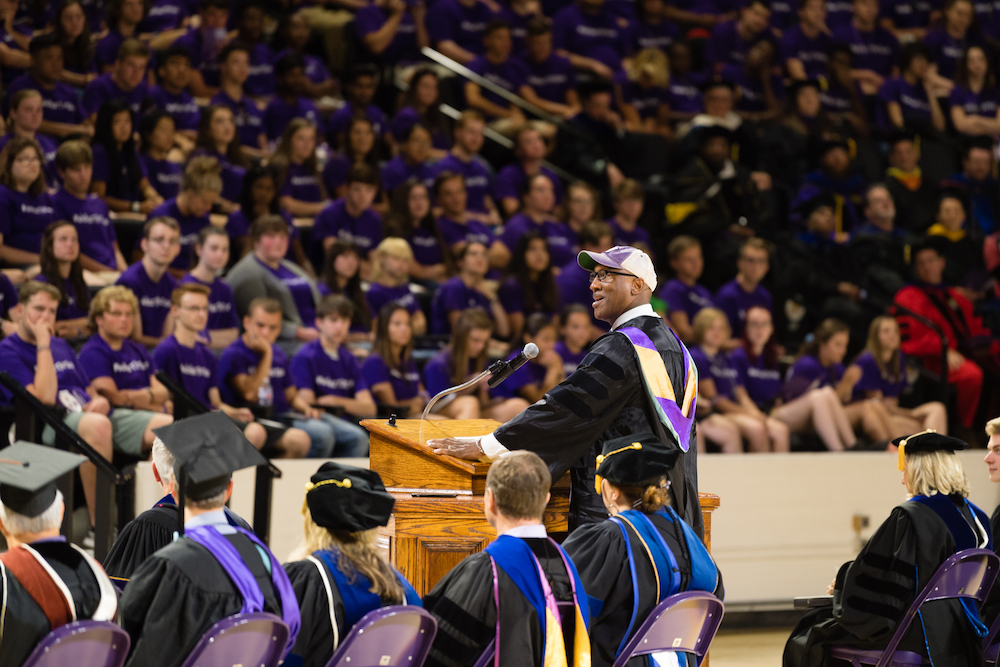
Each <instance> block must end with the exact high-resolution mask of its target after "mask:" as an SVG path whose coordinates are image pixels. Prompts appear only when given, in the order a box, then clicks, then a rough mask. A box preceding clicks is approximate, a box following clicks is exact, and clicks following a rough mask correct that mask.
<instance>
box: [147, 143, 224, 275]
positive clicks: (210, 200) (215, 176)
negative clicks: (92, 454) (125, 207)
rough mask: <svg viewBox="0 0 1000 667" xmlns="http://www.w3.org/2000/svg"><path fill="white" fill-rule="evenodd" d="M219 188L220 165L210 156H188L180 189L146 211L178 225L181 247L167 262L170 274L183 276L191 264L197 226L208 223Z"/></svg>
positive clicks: (199, 231)
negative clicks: (177, 192)
mask: <svg viewBox="0 0 1000 667" xmlns="http://www.w3.org/2000/svg"><path fill="white" fill-rule="evenodd" d="M221 192H222V167H221V166H220V165H219V161H218V160H216V159H215V158H213V157H208V156H201V157H196V158H192V159H191V161H190V162H188V163H187V165H186V166H185V167H184V178H183V179H182V181H181V191H180V194H178V195H177V196H176V197H174V198H173V199H169V200H167V201H165V202H163V203H162V204H160V205H159V206H157V207H156V208H154V209H153V210H152V211H151V212H150V214H149V215H150V216H151V217H154V218H161V217H162V218H172V219H173V220H175V221H176V222H177V224H178V225H179V226H180V228H181V251H180V252H179V253H178V254H177V257H175V258H174V261H173V262H171V264H170V269H171V272H173V273H174V277H180V276H183V275H184V274H185V273H187V271H188V269H190V268H191V267H192V266H194V264H195V261H196V258H195V255H194V245H195V243H196V242H197V240H198V234H200V233H201V230H203V229H205V228H206V227H208V226H209V225H210V224H211V222H210V221H209V217H208V214H209V212H210V211H211V210H212V205H213V204H215V200H216V199H217V198H218V196H219V194H220V193H221Z"/></svg>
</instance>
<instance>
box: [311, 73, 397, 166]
mask: <svg viewBox="0 0 1000 667" xmlns="http://www.w3.org/2000/svg"><path fill="white" fill-rule="evenodd" d="M376 78H377V71H376V69H375V68H374V67H370V66H366V65H359V66H357V67H355V68H354V69H352V70H351V71H350V72H349V73H348V75H347V77H346V78H345V79H344V97H345V102H346V104H345V105H344V106H343V107H341V108H340V109H339V110H338V111H336V112H335V113H334V114H333V115H332V116H330V120H329V122H327V125H326V131H327V136H328V137H329V139H330V141H331V144H332V145H334V146H335V147H337V148H343V147H344V142H345V140H346V138H347V129H348V126H349V125H350V123H351V120H353V119H354V118H356V117H358V116H360V117H362V118H367V119H368V120H369V121H371V124H372V130H374V131H375V137H376V138H377V139H378V140H379V141H382V138H383V136H384V135H385V134H386V133H387V132H388V131H389V119H388V118H386V116H385V113H384V112H383V111H382V110H381V109H380V108H378V107H377V106H375V105H374V104H372V99H373V98H374V97H375V85H376Z"/></svg>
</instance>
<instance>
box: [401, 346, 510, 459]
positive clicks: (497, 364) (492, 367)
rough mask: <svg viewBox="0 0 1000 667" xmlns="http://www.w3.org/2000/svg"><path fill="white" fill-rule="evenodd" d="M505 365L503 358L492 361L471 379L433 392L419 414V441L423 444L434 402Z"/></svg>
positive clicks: (466, 387)
mask: <svg viewBox="0 0 1000 667" xmlns="http://www.w3.org/2000/svg"><path fill="white" fill-rule="evenodd" d="M505 365H507V362H506V361H504V360H503V359H500V360H497V361H494V362H493V363H492V364H490V366H489V368H487V369H486V370H484V371H483V372H482V373H480V374H479V375H477V376H476V377H474V378H472V379H471V380H467V381H465V382H463V383H462V384H458V385H455V386H454V387H448V388H447V389H444V390H442V391H439V392H438V393H437V394H435V396H434V398H432V399H431V400H429V401H427V406H426V407H425V408H424V411H423V414H421V415H420V435H419V436H418V438H419V440H420V443H421V444H424V422H425V421H427V415H429V414H430V412H431V408H433V407H434V404H435V403H437V402H438V401H440V400H441V399H442V398H444V397H445V396H450V395H451V394H457V393H458V392H460V391H462V390H463V389H468V388H469V387H472V386H474V385H475V384H476V383H478V382H480V381H482V380H483V378H485V377H486V376H488V375H493V374H494V373H498V372H500V371H501V370H502V369H503V367H504V366H505Z"/></svg>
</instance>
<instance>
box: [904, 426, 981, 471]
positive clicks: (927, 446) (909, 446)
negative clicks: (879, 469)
mask: <svg viewBox="0 0 1000 667" xmlns="http://www.w3.org/2000/svg"><path fill="white" fill-rule="evenodd" d="M892 444H894V445H896V447H898V448H899V469H900V470H902V469H903V460H904V459H905V457H906V455H907V454H918V453H920V452H928V453H930V452H951V453H952V454H954V453H955V452H956V451H959V450H962V449H968V448H969V444H968V443H967V442H965V441H964V440H959V439H958V438H952V437H951V436H947V435H941V434H940V433H938V432H937V431H933V430H930V431H923V432H921V433H915V434H913V435H907V436H904V437H902V438H896V439H895V440H893V441H892Z"/></svg>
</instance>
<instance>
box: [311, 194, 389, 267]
mask: <svg viewBox="0 0 1000 667" xmlns="http://www.w3.org/2000/svg"><path fill="white" fill-rule="evenodd" d="M331 236H335V237H336V238H338V239H340V240H341V241H344V242H345V243H353V244H355V245H356V246H358V248H360V249H361V256H362V257H367V256H368V255H369V254H370V253H371V251H372V250H374V249H375V247H376V246H377V245H378V244H379V243H381V242H382V216H380V215H379V214H378V213H377V212H375V211H374V210H373V209H370V208H368V209H365V210H364V211H362V212H361V215H359V216H358V217H356V218H355V217H354V216H352V215H351V214H350V213H348V212H347V204H346V203H345V202H344V200H343V199H337V200H336V201H332V202H330V203H329V204H328V205H327V207H326V208H324V209H323V210H322V211H320V213H319V215H317V216H316V221H315V223H313V240H314V241H322V240H323V239H325V238H329V237H331Z"/></svg>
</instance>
